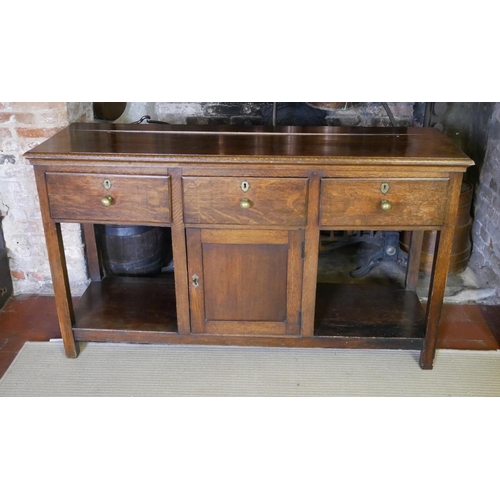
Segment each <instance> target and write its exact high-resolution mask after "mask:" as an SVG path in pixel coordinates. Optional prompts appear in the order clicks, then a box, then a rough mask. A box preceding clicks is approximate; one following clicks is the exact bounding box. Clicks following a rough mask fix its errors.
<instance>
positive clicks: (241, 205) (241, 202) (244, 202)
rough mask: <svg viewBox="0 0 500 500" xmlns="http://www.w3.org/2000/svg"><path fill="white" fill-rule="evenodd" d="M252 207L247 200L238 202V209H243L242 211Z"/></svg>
mask: <svg viewBox="0 0 500 500" xmlns="http://www.w3.org/2000/svg"><path fill="white" fill-rule="evenodd" d="M251 206H252V202H251V201H250V200H249V199H248V198H243V199H242V200H241V201H240V207H241V208H243V209H244V210H247V209H248V208H250V207H251Z"/></svg>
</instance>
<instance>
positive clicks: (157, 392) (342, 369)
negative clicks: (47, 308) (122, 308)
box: [0, 342, 500, 396]
mask: <svg viewBox="0 0 500 500" xmlns="http://www.w3.org/2000/svg"><path fill="white" fill-rule="evenodd" d="M418 356H419V353H418V352H417V351H397V350H352V349H290V348H261V347H212V346H210V347H208V346H172V345H133V344H109V343H88V344H83V345H82V350H81V353H80V356H79V357H78V358H77V359H67V358H66V357H65V356H64V351H63V346H62V343H61V342H27V343H26V344H25V345H24V347H23V348H22V349H21V351H20V352H19V354H18V356H17V357H16V359H15V360H14V362H13V363H12V365H11V366H10V367H9V369H8V370H7V372H6V373H5V375H4V376H3V378H2V379H1V380H0V396H500V351H458V350H439V351H438V352H437V356H436V360H435V363H434V369H433V370H430V371H424V370H421V369H420V368H419V366H418Z"/></svg>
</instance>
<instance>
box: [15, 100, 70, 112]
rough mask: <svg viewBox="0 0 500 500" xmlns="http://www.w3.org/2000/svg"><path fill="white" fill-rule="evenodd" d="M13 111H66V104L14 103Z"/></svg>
mask: <svg viewBox="0 0 500 500" xmlns="http://www.w3.org/2000/svg"><path fill="white" fill-rule="evenodd" d="M12 104H13V109H14V110H16V111H38V110H40V111H41V110H45V109H56V108H64V109H66V103H65V102H14V103H12Z"/></svg>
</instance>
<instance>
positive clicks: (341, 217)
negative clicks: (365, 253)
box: [320, 179, 449, 227]
mask: <svg viewBox="0 0 500 500" xmlns="http://www.w3.org/2000/svg"><path fill="white" fill-rule="evenodd" d="M448 185H449V180H448V179H352V180H351V179H322V181H321V215H320V224H321V225H322V226H336V227H340V226H350V227H356V226H394V227H398V226H400V227H403V226H413V225H415V226H419V225H421V226H424V225H425V226H439V225H441V224H442V223H443V221H444V216H445V210H446V198H447V193H448ZM384 192H385V193H384ZM384 208H385V210H384Z"/></svg>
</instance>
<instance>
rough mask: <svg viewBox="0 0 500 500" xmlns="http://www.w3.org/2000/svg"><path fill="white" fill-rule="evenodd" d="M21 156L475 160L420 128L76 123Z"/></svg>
mask: <svg viewBox="0 0 500 500" xmlns="http://www.w3.org/2000/svg"><path fill="white" fill-rule="evenodd" d="M25 156H26V157H27V158H30V159H33V160H36V159H74V160H82V159H95V158H96V157H97V158H100V159H112V160H118V161H119V160H123V159H127V160H129V161H158V160H161V161H193V160H195V159H196V161H200V160H201V161H215V162H217V161H224V162H227V161H240V162H249V161H250V162H255V161H261V162H269V161H272V162H275V161H278V162H282V161H288V162H290V161H298V162H299V163H300V162H304V163H328V162H331V163H343V164H359V163H361V162H362V163H380V162H384V163H397V164H415V163H418V164H434V165H435V164H444V165H456V166H463V167H464V168H466V167H467V166H470V165H473V161H472V160H471V159H470V158H469V157H468V156H467V155H465V154H464V153H463V152H462V151H460V149H458V148H457V147H456V146H455V145H454V144H453V142H452V141H451V140H450V139H449V138H448V137H447V136H446V135H444V134H443V133H441V132H440V131H439V130H437V129H434V128H423V127H411V128H406V127H395V128H386V127H297V126H290V127H288V126H280V127H267V126H223V125H206V126H193V125H153V124H148V125H122V124H113V123H74V124H71V125H70V126H68V127H67V128H65V129H63V130H61V131H60V132H58V133H57V134H55V135H54V136H53V137H51V138H50V139H48V140H47V141H45V142H43V143H42V144H40V145H39V146H37V147H35V148H34V149H32V150H31V151H29V152H27V153H26V154H25Z"/></svg>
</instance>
